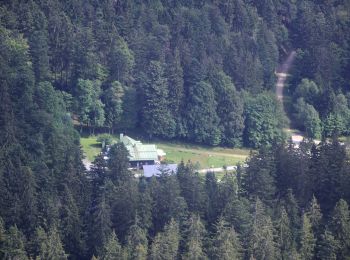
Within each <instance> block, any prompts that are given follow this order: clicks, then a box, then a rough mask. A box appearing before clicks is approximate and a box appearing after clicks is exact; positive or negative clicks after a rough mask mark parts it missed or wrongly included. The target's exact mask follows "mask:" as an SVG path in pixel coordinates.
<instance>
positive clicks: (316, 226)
mask: <svg viewBox="0 0 350 260" xmlns="http://www.w3.org/2000/svg"><path fill="white" fill-rule="evenodd" d="M306 214H307V216H308V217H309V219H310V223H311V226H312V230H313V231H314V233H315V234H316V235H318V234H319V232H320V228H321V227H320V224H321V220H322V213H321V208H320V205H319V204H318V202H317V199H316V198H315V196H313V197H312V201H311V202H310V205H309V208H308V210H307V213H306Z"/></svg>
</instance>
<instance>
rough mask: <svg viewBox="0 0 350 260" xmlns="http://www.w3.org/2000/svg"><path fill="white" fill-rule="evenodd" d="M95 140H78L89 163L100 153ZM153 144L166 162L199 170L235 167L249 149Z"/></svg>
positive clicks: (99, 145)
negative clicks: (161, 151)
mask: <svg viewBox="0 0 350 260" xmlns="http://www.w3.org/2000/svg"><path fill="white" fill-rule="evenodd" d="M97 138H98V136H89V137H81V138H80V143H81V145H82V148H83V151H84V154H85V156H86V158H87V159H88V160H89V161H90V162H92V161H93V160H94V158H95V156H96V155H98V154H99V153H100V152H101V143H99V142H98V141H97ZM116 140H117V139H115V141H116ZM155 144H156V145H157V147H158V148H160V149H163V150H164V151H165V152H166V154H167V155H166V160H167V161H168V162H175V163H180V162H181V161H184V162H188V161H191V162H192V163H193V164H194V165H198V168H199V169H202V168H211V167H213V168H217V167H223V166H229V165H236V164H238V163H243V162H245V160H246V159H247V157H248V156H249V149H238V148H235V149H230V148H223V147H206V146H201V145H193V144H185V143H172V142H155Z"/></svg>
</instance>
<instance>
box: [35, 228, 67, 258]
mask: <svg viewBox="0 0 350 260" xmlns="http://www.w3.org/2000/svg"><path fill="white" fill-rule="evenodd" d="M37 232H38V238H39V242H40V252H39V256H38V259H39V260H44V259H52V260H65V259H67V258H68V255H67V254H66V253H65V251H64V249H63V245H62V242H61V238H60V235H59V233H58V230H57V228H56V227H53V228H52V229H51V230H50V231H49V233H48V234H46V233H45V231H44V230H43V229H38V230H37Z"/></svg>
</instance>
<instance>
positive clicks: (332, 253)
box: [317, 230, 339, 260]
mask: <svg viewBox="0 0 350 260" xmlns="http://www.w3.org/2000/svg"><path fill="white" fill-rule="evenodd" d="M338 248H339V242H338V241H337V240H336V239H335V238H334V236H333V235H332V233H331V232H330V231H328V230H325V232H324V234H323V235H321V240H320V241H319V243H318V245H317V259H322V260H336V259H337V251H338Z"/></svg>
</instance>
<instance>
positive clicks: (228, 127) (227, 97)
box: [211, 72, 244, 146]
mask: <svg viewBox="0 0 350 260" xmlns="http://www.w3.org/2000/svg"><path fill="white" fill-rule="evenodd" d="M211 82H212V85H213V88H214V90H215V93H216V101H217V103H218V105H217V114H218V116H219V118H220V124H219V128H220V129H222V133H223V134H222V140H221V142H222V144H224V145H229V146H240V145H241V144H242V135H243V129H244V118H243V102H242V100H241V96H240V95H239V92H237V91H236V89H235V86H234V85H233V83H232V81H231V79H230V78H229V77H228V76H227V75H226V74H225V73H224V72H219V73H217V74H215V75H213V77H212V79H211Z"/></svg>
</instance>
